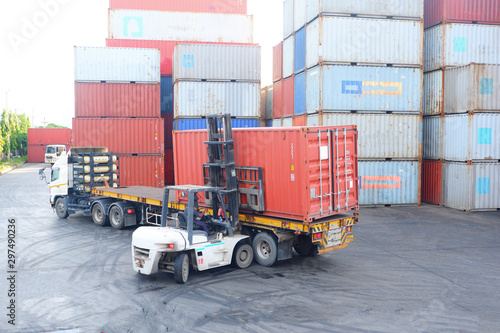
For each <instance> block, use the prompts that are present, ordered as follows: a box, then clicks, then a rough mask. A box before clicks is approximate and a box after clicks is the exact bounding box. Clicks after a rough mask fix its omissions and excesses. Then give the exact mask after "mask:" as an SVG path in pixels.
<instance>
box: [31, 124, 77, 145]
mask: <svg viewBox="0 0 500 333" xmlns="http://www.w3.org/2000/svg"><path fill="white" fill-rule="evenodd" d="M28 145H71V129H70V128H28Z"/></svg>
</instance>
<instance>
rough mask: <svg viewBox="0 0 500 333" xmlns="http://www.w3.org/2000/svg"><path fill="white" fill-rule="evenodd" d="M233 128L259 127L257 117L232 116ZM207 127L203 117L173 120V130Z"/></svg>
mask: <svg viewBox="0 0 500 333" xmlns="http://www.w3.org/2000/svg"><path fill="white" fill-rule="evenodd" d="M231 126H232V127H233V128H251V127H260V123H259V120H258V119H247V118H233V119H231ZM198 129H207V120H206V119H205V118H181V119H175V120H174V130H176V131H188V130H198Z"/></svg>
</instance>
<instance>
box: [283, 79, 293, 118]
mask: <svg viewBox="0 0 500 333" xmlns="http://www.w3.org/2000/svg"><path fill="white" fill-rule="evenodd" d="M294 81H295V75H292V76H291V77H289V78H287V79H284V80H283V117H291V116H293V111H294Z"/></svg>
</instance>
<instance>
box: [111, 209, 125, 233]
mask: <svg viewBox="0 0 500 333" xmlns="http://www.w3.org/2000/svg"><path fill="white" fill-rule="evenodd" d="M109 223H110V224H111V226H112V227H113V228H114V229H118V230H121V229H123V227H124V225H125V219H124V218H123V212H122V210H121V209H120V207H118V206H113V207H111V209H110V211H109Z"/></svg>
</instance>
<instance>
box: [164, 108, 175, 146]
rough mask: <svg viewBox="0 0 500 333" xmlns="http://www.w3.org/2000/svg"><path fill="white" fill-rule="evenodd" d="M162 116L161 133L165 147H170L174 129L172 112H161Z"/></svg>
mask: <svg viewBox="0 0 500 333" xmlns="http://www.w3.org/2000/svg"><path fill="white" fill-rule="evenodd" d="M161 117H162V118H163V125H164V126H163V128H164V130H163V135H164V137H165V149H171V148H172V147H173V145H172V131H173V129H174V114H173V113H162V115H161Z"/></svg>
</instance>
